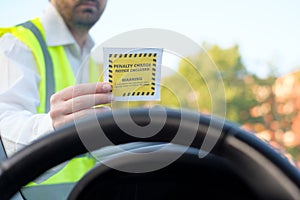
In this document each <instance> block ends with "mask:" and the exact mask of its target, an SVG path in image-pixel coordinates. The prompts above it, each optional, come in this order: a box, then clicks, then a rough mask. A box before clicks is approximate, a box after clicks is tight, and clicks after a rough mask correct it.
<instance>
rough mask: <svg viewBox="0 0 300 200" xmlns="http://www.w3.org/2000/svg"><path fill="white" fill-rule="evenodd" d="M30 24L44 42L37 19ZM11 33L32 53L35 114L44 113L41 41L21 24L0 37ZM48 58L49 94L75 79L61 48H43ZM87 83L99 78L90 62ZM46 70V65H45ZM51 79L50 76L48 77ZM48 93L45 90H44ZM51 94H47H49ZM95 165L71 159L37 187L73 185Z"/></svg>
mask: <svg viewBox="0 0 300 200" xmlns="http://www.w3.org/2000/svg"><path fill="white" fill-rule="evenodd" d="M30 22H31V23H30V24H32V25H33V28H36V29H37V30H38V32H39V33H40V34H41V36H42V39H43V40H44V30H43V27H42V25H41V23H40V21H39V19H38V18H35V19H33V20H30ZM7 32H9V33H11V34H13V35H14V36H15V37H16V38H18V39H19V40H20V41H22V42H23V43H24V44H25V45H27V46H28V48H29V49H30V50H31V51H32V54H33V56H34V59H35V61H36V64H37V66H38V72H39V74H40V77H41V79H40V83H39V95H40V105H39V107H37V112H38V113H45V112H47V106H46V104H47V103H48V102H49V97H50V96H51V94H47V92H48V93H49V91H47V84H48V83H47V81H48V80H47V79H49V78H48V77H47V76H49V75H47V73H48V71H47V70H49V69H47V68H46V62H47V61H45V60H46V59H47V58H45V49H44V50H43V47H42V45H41V40H40V41H39V38H37V36H36V34H34V32H33V31H32V30H30V29H29V28H26V27H24V26H22V25H18V26H14V27H9V28H0V36H2V35H3V34H5V33H7ZM46 48H47V49H46V51H48V53H49V55H50V59H49V60H48V62H49V61H50V62H52V66H53V69H50V70H51V73H53V74H52V76H53V81H54V83H51V84H53V88H52V89H53V91H52V92H57V91H59V90H62V89H63V88H65V87H68V86H71V85H74V84H75V77H74V75H73V72H72V69H71V66H70V63H69V61H68V59H67V56H66V53H65V51H64V48H63V47H62V46H54V47H46ZM90 63H91V64H90V68H89V69H90V81H91V80H93V81H97V79H98V78H99V77H97V75H98V76H99V74H100V73H99V71H98V70H99V67H98V66H97V65H96V64H95V63H94V62H90ZM47 67H48V66H47ZM50 78H51V77H50ZM48 90H49V89H48ZM50 92H51V91H50ZM95 163H96V160H95V159H94V158H93V157H92V156H90V155H89V154H86V155H81V156H78V157H75V158H73V159H71V160H70V161H68V163H67V164H66V165H65V166H64V167H63V168H62V169H61V170H60V171H59V172H57V173H56V174H54V175H53V176H51V177H50V178H49V179H47V180H45V181H43V182H41V183H38V184H60V183H74V182H77V181H78V180H79V179H80V178H81V177H82V176H83V175H84V174H85V173H86V172H87V171H88V170H89V169H91V168H92V167H93V166H94V165H95ZM36 184H37V183H34V182H31V183H30V184H28V185H27V186H32V185H36Z"/></svg>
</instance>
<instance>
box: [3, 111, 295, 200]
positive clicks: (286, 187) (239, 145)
mask: <svg viewBox="0 0 300 200" xmlns="http://www.w3.org/2000/svg"><path fill="white" fill-rule="evenodd" d="M150 112H151V113H152V114H153V116H160V115H161V110H159V111H156V110H155V109H154V110H153V109H152V110H151V109H148V108H135V109H130V115H131V116H132V118H133V119H134V121H135V122H136V123H137V124H141V125H147V124H148V123H149V122H151V123H152V121H151V119H150V118H149V113H150ZM165 112H166V117H167V121H166V123H165V124H164V130H166V129H167V130H169V131H168V134H163V131H160V132H159V133H158V134H156V135H154V136H152V137H144V138H136V137H134V136H132V135H128V134H126V133H124V132H123V131H122V130H121V129H119V128H118V125H119V124H117V123H116V121H115V118H116V117H118V118H120V119H122V120H121V122H119V123H125V124H126V123H129V121H128V120H130V123H131V119H128V118H123V117H122V116H127V114H128V110H117V111H114V112H106V113H103V114H101V115H97V116H96V118H95V117H91V118H86V119H82V120H80V121H77V122H76V123H70V124H68V125H66V126H64V127H61V128H60V129H58V130H56V131H54V132H53V133H51V134H49V135H48V136H46V137H44V138H41V139H39V140H37V141H35V142H34V143H32V144H31V145H29V146H27V147H25V148H24V149H23V150H21V151H19V152H18V153H16V154H15V155H13V156H12V157H10V158H9V159H8V160H6V161H4V162H3V163H1V166H0V170H1V171H0V195H1V199H9V198H11V197H12V196H13V195H14V194H15V193H16V192H18V191H19V190H20V189H21V187H22V186H24V185H25V184H27V183H28V182H30V181H32V180H34V179H35V178H37V177H38V176H39V175H41V174H42V173H43V172H45V171H46V170H48V169H50V168H52V167H54V166H56V165H58V164H60V163H62V162H64V161H66V160H69V159H71V158H72V157H74V156H77V155H80V154H83V153H85V152H87V151H88V150H87V147H86V145H85V144H84V143H83V142H82V137H81V136H80V135H79V134H78V127H83V128H82V130H83V131H84V132H85V136H84V137H86V138H88V139H91V138H94V137H95V136H96V135H95V134H97V133H96V132H95V131H93V130H94V129H95V123H94V122H95V120H96V121H97V122H98V124H97V126H99V124H100V126H101V128H102V129H103V130H106V131H107V130H114V131H115V132H111V133H109V140H110V141H111V142H112V143H113V144H115V145H118V144H125V143H129V142H137V141H142V142H165V143H168V142H170V141H172V140H173V139H174V136H175V135H176V133H177V132H176V130H177V129H178V125H179V124H182V123H183V124H184V128H185V129H186V130H187V131H186V132H187V134H189V133H190V134H194V132H193V131H188V129H189V127H190V125H191V123H195V121H194V119H198V124H197V126H198V130H197V132H196V134H194V135H192V137H193V138H194V140H193V142H192V143H191V145H190V146H191V147H194V148H198V149H199V148H200V147H201V144H203V141H204V139H205V138H206V136H207V132H206V131H207V130H208V127H212V126H213V128H214V129H215V130H219V131H221V135H220V136H219V138H218V139H217V143H216V144H215V145H214V147H213V148H212V150H211V152H210V153H213V154H216V155H220V156H223V157H226V158H228V159H230V160H231V161H232V162H233V163H235V164H236V165H241V166H242V168H244V169H247V168H249V169H247V170H248V171H251V170H255V168H256V169H257V167H258V168H259V169H260V170H263V173H271V174H269V175H270V177H273V178H272V180H268V181H272V182H273V181H275V182H274V184H275V185H273V186H272V187H278V188H279V189H278V190H277V193H276V195H282V196H283V197H288V199H298V198H299V196H300V190H299V188H300V174H299V171H298V170H297V169H296V168H295V167H294V166H293V165H292V164H291V163H290V162H289V161H288V160H287V159H286V158H285V157H283V156H281V155H280V154H279V153H278V152H276V151H275V150H274V149H273V148H271V147H270V146H269V145H267V144H266V143H265V142H263V141H261V140H259V139H258V138H256V137H255V136H254V135H253V134H251V133H249V132H247V131H245V130H242V129H240V128H238V127H237V126H233V125H232V124H231V123H230V122H228V121H222V120H219V119H217V118H215V117H213V116H210V115H204V114H201V113H196V112H191V111H186V110H176V109H169V108H165ZM149 120H150V121H149ZM158 121H159V120H158ZM91 122H93V123H91ZM210 137H215V136H214V135H211V136H210ZM213 139H216V138H213ZM176 143H178V144H179V145H185V144H186V141H180V140H177V141H176ZM53 144H55V146H54V145H53ZM105 145H107V144H105V143H100V144H97V145H95V146H93V148H95V149H98V148H101V147H104V146H105ZM70 146H72V147H73V148H69V147H70ZM89 150H91V149H89ZM33 155H34V156H33ZM257 156H258V157H259V159H258V160H256V159H257V158H256V157H257ZM50 158H51V159H50ZM241 158H244V160H241ZM249 160H250V161H251V162H253V163H254V164H253V165H251V166H247V165H246V166H245V165H243V162H244V163H249ZM37 163H39V164H37ZM40 163H43V164H40ZM270 166H271V169H272V170H271V172H270V171H269V170H268V169H267V168H270ZM274 175H276V176H275V177H274ZM241 176H243V173H241ZM245 178H246V179H247V178H248V179H249V177H245ZM249 182H250V183H251V179H249ZM251 184H252V185H255V184H253V183H251ZM268 187H269V185H268V186H267V187H265V186H262V185H260V187H257V188H256V189H257V190H262V191H263V190H267V191H270V188H268ZM271 189H272V188H271Z"/></svg>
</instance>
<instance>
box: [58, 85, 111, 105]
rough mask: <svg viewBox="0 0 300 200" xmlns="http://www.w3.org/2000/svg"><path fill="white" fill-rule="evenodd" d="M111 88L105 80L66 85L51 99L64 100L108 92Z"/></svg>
mask: <svg viewBox="0 0 300 200" xmlns="http://www.w3.org/2000/svg"><path fill="white" fill-rule="evenodd" d="M111 90H112V88H111V85H110V84H109V83H105V82H98V83H84V84H79V85H74V86H70V87H67V88H65V89H63V90H61V91H59V92H57V93H56V94H54V97H53V98H52V102H53V101H66V100H69V99H72V98H75V97H78V96H83V95H88V94H98V93H108V92H110V91H111Z"/></svg>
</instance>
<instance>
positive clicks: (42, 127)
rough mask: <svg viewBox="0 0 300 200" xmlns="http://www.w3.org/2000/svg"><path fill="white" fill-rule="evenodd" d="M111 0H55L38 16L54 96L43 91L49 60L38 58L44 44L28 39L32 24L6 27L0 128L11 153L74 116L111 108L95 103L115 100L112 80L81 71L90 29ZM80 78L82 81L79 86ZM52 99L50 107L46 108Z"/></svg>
mask: <svg viewBox="0 0 300 200" xmlns="http://www.w3.org/2000/svg"><path fill="white" fill-rule="evenodd" d="M106 3H107V2H106V0H50V3H49V7H47V9H46V10H45V12H44V14H43V15H42V16H41V17H40V18H38V19H35V20H33V23H34V24H35V25H36V26H37V27H38V28H39V29H40V32H42V34H43V35H44V38H45V42H46V45H47V47H48V51H49V52H50V57H51V59H52V63H53V65H54V66H53V68H54V69H53V70H54V79H55V91H54V92H56V93H54V94H53V95H52V96H51V98H50V96H48V97H46V99H45V97H44V94H43V93H45V87H43V86H44V85H46V84H47V83H45V77H46V76H47V75H46V74H45V73H44V74H43V71H45V69H44V68H45V66H41V64H39V63H41V62H39V59H42V58H40V57H42V56H38V55H39V54H38V53H36V52H35V51H36V50H34V49H35V48H36V46H39V45H36V46H34V47H32V46H33V45H32V41H29V42H27V40H29V39H27V38H26V37H25V36H24V35H26V34H23V32H24V33H27V32H28V30H24V31H23V32H22V33H18V30H17V31H15V30H14V29H12V30H13V31H10V30H8V31H7V32H8V33H3V35H2V37H1V38H0V68H1V69H0V71H1V73H0V80H1V81H0V133H1V137H2V140H3V143H4V145H5V147H6V151H7V154H8V156H10V155H12V154H13V153H14V152H16V151H18V150H19V149H21V148H22V147H24V146H26V145H28V144H29V143H31V142H32V141H34V140H35V139H37V138H39V137H41V136H44V135H45V134H47V133H49V132H51V131H52V130H54V129H56V128H58V127H60V126H61V125H63V124H65V123H68V122H71V121H72V120H74V119H75V118H79V117H82V116H86V115H88V114H89V113H94V112H95V111H96V112H102V111H104V110H106V109H108V108H107V107H97V108H92V107H93V106H95V105H99V104H106V103H109V102H110V101H111V93H110V91H111V87H110V85H109V84H108V83H100V82H99V83H85V82H88V80H89V78H88V77H86V73H79V70H80V67H81V65H82V62H83V61H84V60H85V59H86V58H87V57H88V56H89V53H90V50H91V48H92V47H93V45H94V43H93V41H92V39H91V37H90V35H89V30H90V29H91V28H92V27H93V25H94V24H95V23H96V22H97V21H98V19H99V18H100V17H101V15H102V13H103V11H104V9H105V6H106ZM19 29H20V30H23V29H24V28H23V29H22V27H21V28H19ZM26 31H27V32H26ZM2 32H5V31H2ZM0 34H1V30H0ZM28 35H29V34H28ZM24 37H25V38H24ZM34 40H35V39H34ZM37 52H38V50H37ZM99 75H100V74H99ZM75 79H77V80H75ZM78 80H80V82H78ZM75 83H82V84H77V85H76V86H75ZM47 98H48V99H47ZM47 102H50V108H49V111H47V110H46V109H44V105H45V104H46V103H47Z"/></svg>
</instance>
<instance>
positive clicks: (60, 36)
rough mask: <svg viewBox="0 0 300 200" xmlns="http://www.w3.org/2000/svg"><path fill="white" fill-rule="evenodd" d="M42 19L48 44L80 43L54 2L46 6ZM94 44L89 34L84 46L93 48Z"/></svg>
mask: <svg viewBox="0 0 300 200" xmlns="http://www.w3.org/2000/svg"><path fill="white" fill-rule="evenodd" d="M40 20H41V23H42V25H43V27H44V31H45V37H46V43H47V45H48V46H65V45H72V44H75V45H78V44H77V43H76V41H75V39H74V37H73V35H72V34H71V32H70V31H69V29H68V28H67V26H66V24H65V23H64V21H63V19H62V17H61V16H60V14H59V13H58V12H57V10H56V9H55V7H54V6H53V5H52V4H50V3H49V5H48V7H46V9H45V10H44V13H43V15H42V16H41V17H40ZM93 46H94V41H93V39H92V38H91V36H90V35H89V36H88V40H87V42H86V44H85V47H84V48H85V49H86V48H87V49H92V47H93Z"/></svg>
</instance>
